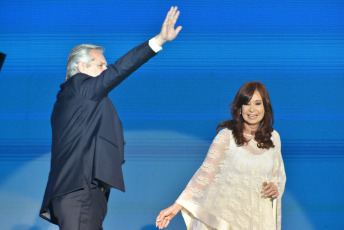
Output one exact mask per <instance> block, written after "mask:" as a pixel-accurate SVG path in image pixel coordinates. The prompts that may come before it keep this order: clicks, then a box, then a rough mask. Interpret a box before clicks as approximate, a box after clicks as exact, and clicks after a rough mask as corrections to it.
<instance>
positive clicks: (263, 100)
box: [156, 82, 286, 230]
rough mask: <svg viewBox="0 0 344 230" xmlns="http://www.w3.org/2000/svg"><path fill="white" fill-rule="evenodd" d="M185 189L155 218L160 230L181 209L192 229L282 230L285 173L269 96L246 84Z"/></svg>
mask: <svg viewBox="0 0 344 230" xmlns="http://www.w3.org/2000/svg"><path fill="white" fill-rule="evenodd" d="M231 113H232V117H233V120H228V121H224V122H222V123H221V124H220V125H219V126H218V127H217V130H219V129H220V128H223V129H222V130H221V131H220V132H218V134H217V136H216V137H215V139H214V141H213V143H212V144H211V146H210V149H209V151H208V154H207V156H206V158H205V160H204V162H203V164H202V165H201V167H200V168H199V169H198V170H197V172H196V173H195V175H194V176H193V177H192V179H191V180H190V182H189V183H188V185H187V187H186V188H185V190H184V191H183V192H182V194H181V195H180V196H179V198H178V199H177V200H176V202H175V203H174V204H173V205H172V206H170V207H169V208H167V209H165V210H162V211H161V212H160V214H159V215H158V217H157V219H156V226H157V227H159V229H162V228H165V227H167V226H168V224H169V223H170V220H171V219H172V218H173V217H174V216H175V215H176V214H177V213H178V212H179V211H182V215H183V217H184V220H185V223H186V226H187V229H188V230H210V229H211V230H213V229H218V230H232V229H233V230H237V229H238V230H239V229H250V230H265V229H266V230H280V229H281V197H282V194H283V192H284V186H285V182H286V175H285V171H284V164H283V160H282V155H281V141H280V137H279V134H278V133H277V132H276V131H275V130H273V128H272V124H273V113H272V107H271V103H270V98H269V94H268V92H267V90H266V88H265V86H264V85H263V84H262V83H260V82H247V83H245V84H244V85H243V86H242V87H241V88H240V90H239V91H238V93H237V95H236V97H235V99H234V102H233V103H232V108H231Z"/></svg>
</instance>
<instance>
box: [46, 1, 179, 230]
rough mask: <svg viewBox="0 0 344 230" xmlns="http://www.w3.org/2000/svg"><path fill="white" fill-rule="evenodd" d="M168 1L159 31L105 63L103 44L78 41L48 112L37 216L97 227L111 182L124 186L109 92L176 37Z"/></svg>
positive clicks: (70, 228)
mask: <svg viewBox="0 0 344 230" xmlns="http://www.w3.org/2000/svg"><path fill="white" fill-rule="evenodd" d="M178 16H179V11H178V10H177V7H171V9H170V11H169V12H168V14H167V16H166V19H165V21H164V23H163V25H162V28H161V31H160V33H159V34H158V35H157V36H155V37H154V38H152V39H151V40H149V41H147V42H144V43H143V44H141V45H139V46H137V47H135V48H134V49H132V50H131V51H129V52H128V53H127V54H125V55H124V56H123V57H121V58H120V59H118V60H117V61H116V63H114V64H111V65H109V66H108V67H107V62H106V60H105V58H104V56H103V54H102V52H103V48H102V47H99V46H94V45H80V46H76V47H75V48H74V49H73V50H72V51H71V53H70V54H69V57H68V62H67V75H66V82H65V83H63V84H62V85H61V90H60V91H59V92H58V94H57V100H56V102H55V105H54V109H53V112H52V115H51V126H52V151H51V169H50V173H49V179H48V184H47V187H46V191H45V194H44V199H43V204H42V208H41V210H40V216H41V217H42V218H44V219H46V220H48V221H50V222H52V223H54V224H57V225H59V227H60V229H63V230H74V229H82V230H86V229H89V230H98V229H102V223H103V221H104V218H105V216H106V212H107V199H108V196H109V192H110V188H116V189H119V190H121V191H123V192H124V191H125V189H124V181H123V175H122V168H121V166H122V164H123V163H124V139H123V130H122V124H121V121H120V119H119V117H118V114H117V112H116V109H115V107H114V105H113V104H112V102H111V100H110V98H109V97H108V93H109V92H110V91H111V90H112V89H114V88H115V87H116V86H117V85H118V84H120V83H121V82H122V81H123V80H124V79H126V78H127V77H128V76H129V75H130V74H131V73H133V72H134V71H135V70H136V69H138V68H139V67H140V66H141V65H143V64H144V63H145V62H147V61H148V60H149V59H150V58H152V57H153V56H155V55H156V53H157V52H158V51H159V50H161V49H162V48H161V46H162V45H163V44H164V43H165V42H166V41H172V40H173V39H175V38H176V36H177V35H178V33H179V31H180V30H181V26H179V27H177V28H176V29H175V28H174V27H175V23H176V21H177V19H178Z"/></svg>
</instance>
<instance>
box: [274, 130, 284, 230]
mask: <svg viewBox="0 0 344 230" xmlns="http://www.w3.org/2000/svg"><path fill="white" fill-rule="evenodd" d="M273 141H274V144H275V148H276V149H277V152H276V155H275V160H274V169H273V172H272V182H274V184H275V185H276V187H277V189H278V193H279V195H278V197H277V198H276V199H274V200H273V208H274V214H275V220H276V229H277V230H280V229H281V227H282V195H283V193H284V187H285V182H286V180H287V177H286V174H285V170H284V163H283V159H282V153H281V139H280V136H279V134H278V133H277V132H276V131H274V133H273Z"/></svg>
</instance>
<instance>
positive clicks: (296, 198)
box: [0, 0, 344, 230]
mask: <svg viewBox="0 0 344 230" xmlns="http://www.w3.org/2000/svg"><path fill="white" fill-rule="evenodd" d="M171 5H178V6H179V9H180V11H181V16H180V19H179V21H178V25H182V26H183V29H182V31H181V33H180V35H179V36H178V38H177V39H176V40H175V41H173V42H171V43H168V44H166V45H164V49H163V50H162V51H161V53H159V54H158V55H157V56H156V57H154V58H153V59H152V60H151V61H149V62H148V63H147V64H145V65H144V66H143V67H142V68H140V69H139V70H138V71H137V72H135V73H134V74H133V75H132V76H131V77H130V78H129V79H127V80H126V81H125V82H123V83H122V84H121V85H120V86H119V87H117V88H116V89H115V90H114V91H113V92H112V93H111V95H110V97H111V98H112V100H113V101H114V104H115V105H116V107H117V110H118V113H119V115H120V117H121V119H122V122H123V126H124V132H125V133H124V134H125V139H126V142H127V145H126V153H125V155H126V164H125V165H124V177H125V181H126V188H127V192H126V193H120V192H118V191H115V190H113V191H112V192H111V197H110V201H109V210H108V215H107V218H106V221H105V223H104V228H105V229H124V230H127V229H129V230H131V229H140V230H151V229H155V226H154V221H155V217H156V215H157V214H158V213H159V211H160V210H161V209H163V208H166V207H167V206H168V205H170V204H172V203H173V202H174V200H175V199H176V198H177V197H178V195H179V194H180V192H181V191H182V190H183V188H184V187H185V186H186V184H187V182H188V180H189V179H190V178H191V177H192V175H193V173H194V172H195V171H196V170H197V168H198V167H199V166H200V164H201V163H202V160H203V159H204V157H205V155H206V153H207V149H208V147H209V145H210V143H211V141H212V139H213V138H214V136H215V135H216V131H215V128H216V126H217V124H218V123H220V122H221V121H222V120H226V119H228V118H229V117H230V113H229V105H230V103H231V102H232V100H233V99H234V96H235V94H236V92H237V90H238V89H239V88H240V86H241V85H242V84H243V83H245V82H247V81H251V80H254V81H262V82H263V83H264V84H265V85H266V87H267V88H268V91H269V93H270V97H271V101H272V105H273V108H274V113H275V125H274V128H275V129H276V130H277V131H278V132H279V133H280V135H281V139H282V154H283V157H284V161H285V167H286V173H287V184H286V191H285V195H284V197H283V204H282V207H283V208H282V209H283V210H282V211H283V217H282V226H283V227H282V229H286V230H288V229H290V230H294V229H344V227H343V226H344V224H343V219H344V197H343V195H342V192H343V189H344V180H343V177H344V170H343V167H344V157H343V154H344V137H343V135H342V132H343V128H344V115H343V114H344V103H343V102H344V100H343V98H344V93H343V92H344V90H343V88H344V30H343V28H344V2H343V1H341V0H314V1H305V0H299V1H296V0H261V1H257V0H241V1H234V0H228V1H218V0H216V1H209V0H207V1H206V0H198V1H194V0H190V1H181V0H180V1H166V0H161V1H153V0H146V1H138V0H130V1H117V0H113V1H94V0H93V1H92V0H84V1H61V0H60V1H57V0H49V1H43V0H41V1H33V0H26V1H24V0H23V1H19V0H11V1H10V0H7V1H6V0H1V1H0V28H1V30H0V52H3V53H6V54H7V57H6V60H5V63H4V65H3V68H2V70H1V73H0V102H1V103H0V223H1V226H0V229H6V230H7V229H9V230H43V229H50V230H53V229H57V227H56V226H53V225H51V224H49V223H48V222H46V221H44V220H42V219H40V218H39V217H38V212H39V208H40V205H41V201H42V198H43V193H44V189H45V185H46V182H47V177H48V173H49V166H50V165H49V164H50V144H51V129H50V113H51V110H52V107H53V103H54V101H55V96H56V93H57V91H58V90H59V85H60V84H61V83H63V81H64V77H65V64H66V60H67V56H68V53H69V52H70V50H71V49H72V48H73V47H74V46H76V45H79V44H81V43H92V44H96V45H102V46H104V47H105V49H106V51H105V57H106V58H107V61H108V62H109V63H111V62H114V61H115V60H116V59H117V58H119V57H120V56H121V55H123V54H124V53H125V52H126V51H128V50H129V49H130V48H132V47H134V46H135V45H138V44H140V43H141V42H143V41H145V40H148V39H150V38H151V37H153V36H155V35H156V34H157V33H158V32H159V30H160V26H161V23H162V21H163V19H164V17H165V14H166V12H167V11H168V10H169V7H170V6H171ZM168 229H186V228H185V225H184V223H183V220H182V217H181V215H180V214H179V215H178V216H177V217H176V218H175V220H174V221H172V223H171V225H170V227H169V228H168Z"/></svg>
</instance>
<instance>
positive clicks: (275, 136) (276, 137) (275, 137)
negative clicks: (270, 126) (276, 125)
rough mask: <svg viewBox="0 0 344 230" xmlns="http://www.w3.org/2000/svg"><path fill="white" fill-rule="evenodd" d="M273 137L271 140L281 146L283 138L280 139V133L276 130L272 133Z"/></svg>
mask: <svg viewBox="0 0 344 230" xmlns="http://www.w3.org/2000/svg"><path fill="white" fill-rule="evenodd" d="M271 136H272V138H271V139H272V141H273V142H274V144H278V143H279V145H280V143H281V137H280V135H279V133H278V132H277V131H276V130H274V131H272V133H271Z"/></svg>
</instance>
